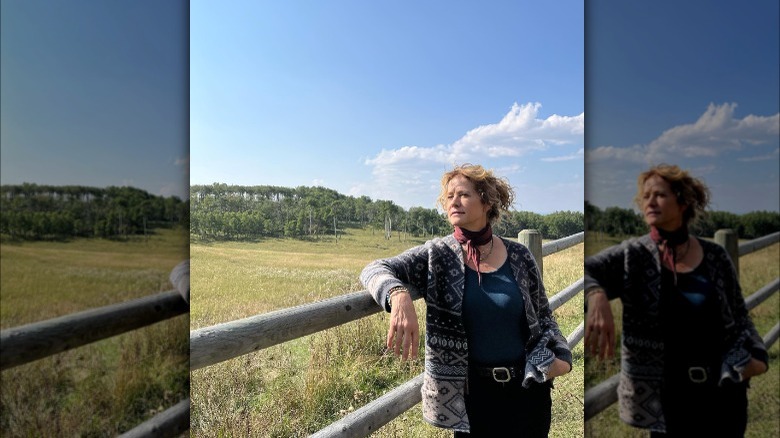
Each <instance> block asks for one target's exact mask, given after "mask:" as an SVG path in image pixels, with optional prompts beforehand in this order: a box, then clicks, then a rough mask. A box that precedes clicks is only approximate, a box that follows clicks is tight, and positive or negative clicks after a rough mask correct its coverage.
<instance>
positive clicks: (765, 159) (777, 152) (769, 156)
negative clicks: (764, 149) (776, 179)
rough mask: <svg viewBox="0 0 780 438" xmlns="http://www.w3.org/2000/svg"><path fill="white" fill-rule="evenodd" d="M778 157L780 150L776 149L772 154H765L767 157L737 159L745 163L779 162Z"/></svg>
mask: <svg viewBox="0 0 780 438" xmlns="http://www.w3.org/2000/svg"><path fill="white" fill-rule="evenodd" d="M778 156H780V148H775V150H774V152H770V153H768V154H765V155H758V156H753V157H743V158H737V160H738V161H742V162H745V163H749V162H753V161H767V160H777V157H778Z"/></svg>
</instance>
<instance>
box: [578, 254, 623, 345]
mask: <svg viewBox="0 0 780 438" xmlns="http://www.w3.org/2000/svg"><path fill="white" fill-rule="evenodd" d="M624 258H625V255H624V251H623V246H622V245H615V246H612V247H610V248H607V249H605V250H603V251H601V252H600V253H598V254H596V255H594V256H591V257H588V258H587V259H585V285H584V286H585V310H586V312H587V318H586V319H585V350H586V351H590V354H591V355H593V356H596V357H601V358H607V357H612V356H613V355H614V353H615V318H614V316H613V315H612V308H611V307H610V305H609V300H610V299H612V298H617V297H619V296H621V295H622V284H623V271H624Z"/></svg>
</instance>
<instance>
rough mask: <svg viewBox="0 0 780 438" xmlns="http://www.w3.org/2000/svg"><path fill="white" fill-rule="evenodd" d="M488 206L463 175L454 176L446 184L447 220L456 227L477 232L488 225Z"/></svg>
mask: <svg viewBox="0 0 780 438" xmlns="http://www.w3.org/2000/svg"><path fill="white" fill-rule="evenodd" d="M488 211H490V206H489V205H487V204H483V203H482V198H481V197H480V196H479V193H477V191H476V190H475V189H474V184H473V183H472V182H471V181H470V180H469V179H468V178H466V177H465V176H463V175H456V176H455V177H454V178H452V179H451V180H450V182H449V183H447V218H448V219H449V221H450V223H451V224H452V225H454V226H456V227H461V228H464V229H466V230H469V231H479V230H481V229H483V228H485V226H486V225H487V223H488V219H487V212H488Z"/></svg>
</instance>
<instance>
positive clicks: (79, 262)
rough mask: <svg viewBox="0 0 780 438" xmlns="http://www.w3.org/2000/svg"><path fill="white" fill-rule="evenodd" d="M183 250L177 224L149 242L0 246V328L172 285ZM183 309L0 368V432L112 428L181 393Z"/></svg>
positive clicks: (184, 387)
mask: <svg viewBox="0 0 780 438" xmlns="http://www.w3.org/2000/svg"><path fill="white" fill-rule="evenodd" d="M187 256H188V239H187V235H186V233H185V232H183V231H182V230H178V231H176V230H160V232H159V234H157V235H154V236H152V237H151V238H150V239H149V241H148V242H147V241H145V240H143V239H136V240H132V241H130V242H112V241H106V240H97V239H78V240H74V241H72V242H67V243H63V242H26V243H21V244H12V243H7V242H3V244H2V245H0V286H1V287H0V298H1V299H2V306H1V307H0V315H2V327H3V328H4V329H5V328H10V327H16V326H19V325H22V324H27V323H31V322H36V321H41V320H45V319H49V318H53V317H57V316H63V315H68V314H70V313H73V312H78V311H82V310H86V309H91V308H95V307H101V306H105V305H109V304H115V303H118V302H122V301H127V300H130V299H133V298H140V297H142V296H148V295H152V294H155V293H158V292H161V291H163V290H169V289H172V286H171V285H170V284H169V282H168V275H169V273H170V270H171V269H172V268H173V267H174V266H175V265H176V264H177V263H179V262H180V261H182V260H184V259H186V258H187ZM188 359H189V336H188V321H187V317H186V316H180V317H177V318H173V319H171V320H168V321H164V322H160V323H157V324H154V325H152V326H149V327H145V328H142V329H139V330H135V331H133V332H130V333H126V334H123V335H119V336H115V337H113V338H109V339H106V340H103V341H99V342H96V343H93V344H90V345H87V346H83V347H80V348H77V349H74V350H70V351H67V352H64V353H60V354H57V355H54V356H51V357H48V358H45V359H41V360H38V361H35V362H32V363H29V364H26V365H21V366H18V367H15V368H11V369H8V370H5V371H3V372H2V383H3V384H2V389H1V391H0V396H1V399H0V400H1V402H2V403H1V406H2V409H1V410H0V430H2V432H3V433H2V435H3V436H9V437H10V436H113V435H116V434H117V433H120V432H124V431H126V430H129V429H130V428H132V427H134V426H136V425H137V424H139V423H140V422H142V421H144V420H146V419H148V418H150V417H151V416H153V415H154V414H156V413H158V412H160V411H162V410H163V409H165V408H168V407H171V406H173V405H174V404H175V403H177V402H178V401H179V400H181V399H182V398H185V397H187V395H188V390H189V370H188V368H189V362H188Z"/></svg>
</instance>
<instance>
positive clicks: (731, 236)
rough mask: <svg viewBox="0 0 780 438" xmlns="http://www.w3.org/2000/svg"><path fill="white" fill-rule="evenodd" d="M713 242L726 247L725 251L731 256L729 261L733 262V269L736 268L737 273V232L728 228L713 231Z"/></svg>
mask: <svg viewBox="0 0 780 438" xmlns="http://www.w3.org/2000/svg"><path fill="white" fill-rule="evenodd" d="M715 243H717V244H718V245H720V246H722V247H723V248H726V252H727V253H729V257H731V262H732V263H734V269H736V270H737V275H739V237H738V236H737V232H736V231H734V230H732V229H730V228H726V229H722V230H718V231H716V232H715Z"/></svg>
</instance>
